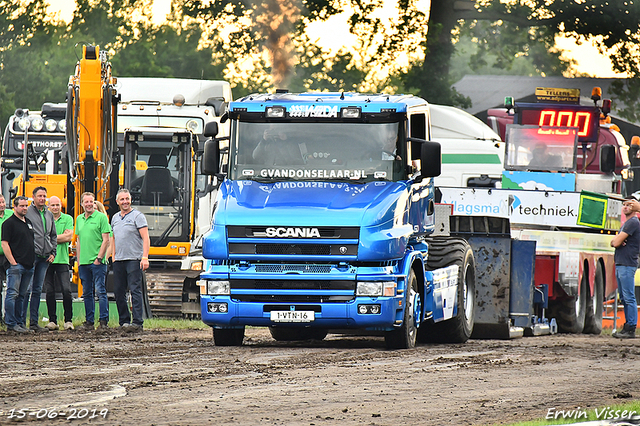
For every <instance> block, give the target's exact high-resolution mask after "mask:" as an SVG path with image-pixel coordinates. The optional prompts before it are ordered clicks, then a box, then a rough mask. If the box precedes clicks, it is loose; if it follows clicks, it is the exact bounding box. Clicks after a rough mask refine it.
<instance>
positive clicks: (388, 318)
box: [200, 295, 404, 331]
mask: <svg viewBox="0 0 640 426" xmlns="http://www.w3.org/2000/svg"><path fill="white" fill-rule="evenodd" d="M403 300H404V295H400V296H395V297H356V298H355V299H353V300H352V301H350V302H347V303H262V302H242V303H239V302H236V301H234V300H233V298H232V297H229V296H208V295H201V297H200V307H201V311H202V321H203V322H204V323H205V324H207V325H209V326H212V327H214V328H225V327H237V326H245V325H251V326H264V327H270V326H275V325H279V326H287V327H313V328H326V329H329V328H340V329H349V328H358V329H367V330H377V331H390V330H393V326H394V324H395V323H396V311H397V310H399V309H400V310H401V309H402V303H403ZM221 307H222V308H221Z"/></svg>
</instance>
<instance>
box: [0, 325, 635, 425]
mask: <svg viewBox="0 0 640 426" xmlns="http://www.w3.org/2000/svg"><path fill="white" fill-rule="evenodd" d="M0 347H1V348H2V349H1V352H0V353H1V354H2V356H1V357H0V360H1V368H0V412H1V415H0V423H1V424H8V423H15V422H17V421H24V420H30V421H34V422H40V424H61V423H77V424H81V423H83V424H84V423H90V424H120V425H134V424H135V425H148V424H154V425H169V424H170V425H196V424H218V425H221V424H224V425H226V424H243V425H258V424H273V425H334V424H357V425H361V424H366V425H398V424H400V425H402V424H438V425H441V424H452V425H491V424H496V423H510V422H515V421H523V420H528V419H535V418H542V417H545V416H546V415H548V413H549V412H550V410H552V411H551V412H558V411H560V410H570V409H576V408H577V407H580V410H587V411H590V412H591V411H593V410H594V409H595V408H597V407H603V406H604V407H606V406H607V405H610V404H615V403H621V402H627V401H629V400H630V399H638V397H640V382H639V381H638V371H640V338H639V339H635V340H626V341H620V340H617V339H613V338H612V337H610V336H604V335H602V336H587V335H580V336H571V335H555V336H541V337H528V338H522V339H517V340H505V341H502V340H470V341H469V342H467V343H465V344H459V345H451V344H447V345H421V346H418V347H417V348H415V349H412V350H402V351H389V350H386V349H385V348H384V341H383V339H382V338H378V337H354V336H341V335H329V336H328V337H327V339H326V340H324V341H322V342H297V343H280V342H275V341H274V340H272V339H271V337H270V335H269V332H268V330H267V329H262V328H258V329H248V330H247V333H246V337H245V342H244V346H242V347H231V348H229V347H215V346H214V345H213V343H212V339H211V332H210V331H204V330H145V331H144V332H143V333H140V334H135V335H121V334H119V333H118V332H116V331H113V332H112V333H110V334H108V335H95V334H93V333H82V332H78V331H76V332H64V331H59V332H52V333H48V334H45V335H33V334H32V335H29V336H15V335H10V334H6V333H0ZM11 410H13V411H11ZM20 410H22V411H20ZM55 414H57V415H58V417H57V418H56V419H55V420H52V419H50V418H46V417H45V418H42V419H38V417H44V416H53V415H55ZM20 417H24V419H22V420H19V418H20ZM76 417H80V419H77V418H76ZM91 417H93V418H91ZM70 418H71V419H70Z"/></svg>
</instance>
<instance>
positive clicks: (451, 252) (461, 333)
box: [418, 237, 476, 343]
mask: <svg viewBox="0 0 640 426" xmlns="http://www.w3.org/2000/svg"><path fill="white" fill-rule="evenodd" d="M426 241H427V242H428V244H429V257H428V258H427V268H428V269H429V270H435V269H440V268H444V267H446V266H450V265H458V266H459V268H458V294H457V299H458V300H457V307H458V312H457V314H456V315H455V316H454V317H453V318H451V319H449V320H446V321H441V322H437V323H424V324H423V325H422V327H420V329H419V330H418V341H419V342H443V343H464V342H466V341H467V340H469V337H470V336H471V333H472V332H473V324H474V322H475V318H474V316H475V303H476V297H475V296H476V285H475V283H476V278H475V277H476V272H475V271H476V269H475V260H474V257H473V250H471V247H470V246H469V243H467V242H466V241H465V240H462V239H453V238H446V237H433V238H427V240H426Z"/></svg>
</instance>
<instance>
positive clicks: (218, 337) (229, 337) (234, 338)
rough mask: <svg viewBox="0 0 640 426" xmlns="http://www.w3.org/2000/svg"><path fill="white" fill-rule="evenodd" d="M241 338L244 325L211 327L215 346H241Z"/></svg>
mask: <svg viewBox="0 0 640 426" xmlns="http://www.w3.org/2000/svg"><path fill="white" fill-rule="evenodd" d="M243 340H244V327H242V328H214V329H213V343H214V344H215V345H216V346H242V341H243Z"/></svg>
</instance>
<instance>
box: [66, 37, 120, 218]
mask: <svg viewBox="0 0 640 426" xmlns="http://www.w3.org/2000/svg"><path fill="white" fill-rule="evenodd" d="M115 84H116V78H115V77H113V76H112V75H111V63H110V62H108V60H107V55H106V52H104V51H100V48H99V47H98V46H91V45H85V46H83V49H82V59H80V61H78V63H77V65H76V70H75V74H74V75H72V76H70V77H69V86H68V93H67V115H66V120H67V152H68V155H67V157H68V162H69V191H70V192H71V191H72V192H73V193H71V194H69V200H71V199H73V200H74V204H73V206H71V205H70V206H69V207H71V208H73V211H72V214H73V215H74V216H77V215H78V214H80V213H81V212H82V211H83V210H82V207H81V201H82V200H81V196H82V194H83V193H84V192H92V193H94V194H95V196H96V200H98V201H101V202H102V203H104V204H105V207H107V208H115V202H113V199H112V198H113V197H114V196H115V192H116V191H117V188H118V179H117V169H118V163H119V154H118V145H117V134H116V117H117V113H116V107H117V103H118V100H119V96H118V95H117V92H116V89H115ZM69 204H71V203H69Z"/></svg>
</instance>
